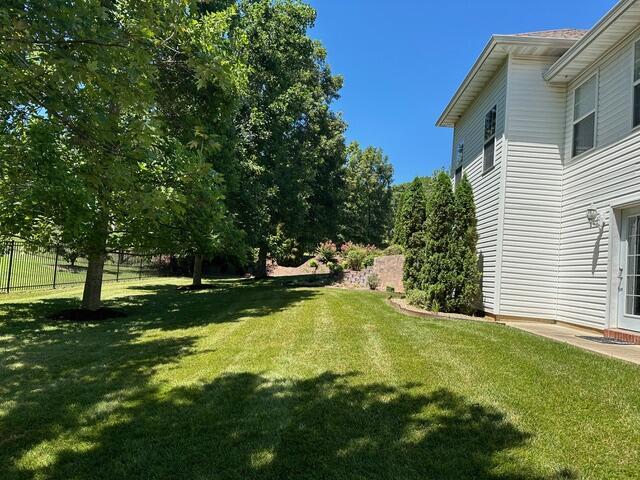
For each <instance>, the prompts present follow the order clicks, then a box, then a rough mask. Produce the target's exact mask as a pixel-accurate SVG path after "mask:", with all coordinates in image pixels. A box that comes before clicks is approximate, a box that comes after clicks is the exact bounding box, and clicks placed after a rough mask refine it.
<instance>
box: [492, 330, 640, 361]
mask: <svg viewBox="0 0 640 480" xmlns="http://www.w3.org/2000/svg"><path fill="white" fill-rule="evenodd" d="M505 325H508V326H510V327H513V328H517V329H518V330H523V331H525V332H529V333H533V334H535V335H540V336H542V337H546V338H550V339H551V340H555V341H557V342H563V343H568V344H569V345H573V346H576V347H579V348H583V349H585V350H589V351H591V352H595V353H599V354H601V355H606V356H607V357H613V358H617V359H619V360H625V361H627V362H631V363H635V364H637V365H640V345H628V344H627V345H625V344H616V343H605V342H608V341H609V339H605V337H604V335H602V334H601V333H598V332H596V331H591V330H586V329H582V328H579V327H572V326H570V325H565V324H554V323H539V322H505ZM600 339H602V340H600ZM600 342H603V343H600Z"/></svg>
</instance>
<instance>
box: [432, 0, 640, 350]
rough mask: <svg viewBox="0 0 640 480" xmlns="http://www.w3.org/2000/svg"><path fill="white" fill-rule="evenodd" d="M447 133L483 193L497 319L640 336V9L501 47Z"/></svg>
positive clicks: (487, 59) (486, 287)
mask: <svg viewBox="0 0 640 480" xmlns="http://www.w3.org/2000/svg"><path fill="white" fill-rule="evenodd" d="M437 125H438V126H441V127H452V128H454V140H453V155H452V166H451V174H452V176H453V177H454V178H455V181H458V180H459V179H460V178H461V175H463V174H466V175H467V176H468V178H469V179H470V181H471V183H472V185H473V188H474V193H475V199H476V208H477V217H478V234H479V241H478V252H479V256H480V262H481V269H482V272H483V280H482V298H483V303H484V309H485V311H486V312H487V314H489V315H491V316H494V317H495V318H497V319H505V320H518V319H527V320H531V319H535V320H543V321H557V322H568V323H572V324H577V325H581V326H585V327H592V328H596V329H601V330H605V331H606V333H607V334H609V335H611V336H619V335H620V334H621V332H619V330H623V331H628V330H631V331H636V332H640V0H623V1H621V2H619V3H618V4H617V5H616V6H615V7H614V8H613V9H612V10H611V11H610V12H609V13H607V14H606V15H605V16H604V17H603V18H602V19H601V20H600V21H599V22H598V23H597V24H596V25H595V26H594V27H593V28H592V29H591V30H588V31H580V30H554V31H544V32H533V33H525V34H518V35H495V36H493V37H492V38H491V40H490V41H489V43H488V45H487V46H486V47H485V49H484V51H483V52H482V54H481V55H480V57H479V59H478V60H477V61H476V63H475V64H474V66H473V68H472V69H471V71H470V72H469V74H468V75H467V77H466V78H465V79H464V81H463V83H462V85H461V86H460V88H459V89H458V90H457V92H456V93H455V95H454V97H453V99H452V100H451V101H450V103H449V104H448V105H447V107H446V109H445V110H444V112H443V113H442V115H441V117H440V119H439V120H438V122H437ZM639 338H640V336H639Z"/></svg>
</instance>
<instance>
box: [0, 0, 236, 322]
mask: <svg viewBox="0 0 640 480" xmlns="http://www.w3.org/2000/svg"><path fill="white" fill-rule="evenodd" d="M197 12H198V8H197V4H196V3H195V2H192V1H188V0H181V1H166V0H135V1H134V0H117V1H109V2H105V1H97V0H95V1H89V0H88V1H83V2H73V3H72V4H61V3H59V2H48V1H44V0H41V1H29V2H10V3H9V4H8V5H4V6H2V7H0V45H1V46H0V70H1V71H2V76H1V78H0V122H1V124H0V129H1V130H0V134H1V135H2V140H1V145H2V150H1V151H0V169H1V171H0V205H1V207H0V218H1V221H0V225H1V226H2V230H3V232H4V233H5V234H10V235H19V236H21V237H23V238H26V239H28V240H29V241H31V242H38V243H49V242H52V241H61V242H63V243H65V244H67V245H70V246H71V247H72V248H75V249H77V250H79V251H83V252H86V254H87V256H88V259H89V265H88V271H87V277H86V282H85V288H84V294H83V299H82V307H83V308H85V309H88V310H95V309H97V308H99V306H100V295H101V284H102V271H103V267H104V262H105V258H106V253H107V249H108V248H109V247H112V246H116V245H118V246H130V245H141V244H146V243H147V242H148V240H149V238H148V236H147V234H148V233H149V232H148V230H147V229H146V228H145V225H150V226H151V225H156V221H155V220H156V219H157V217H158V215H159V214H161V212H163V211H164V210H165V209H166V208H173V206H175V205H179V204H180V192H176V191H175V190H174V189H172V188H167V186H166V185H165V184H163V182H162V181H159V179H162V178H163V176H164V172H165V171H166V170H167V169H171V168H174V167H175V166H177V165H180V161H179V159H178V157H176V155H175V149H174V148H173V146H172V139H167V138H165V137H166V134H167V130H166V129H165V121H166V118H164V117H163V115H162V111H161V109H159V108H158V98H157V97H158V95H160V94H161V93H162V92H161V90H160V89H159V88H158V80H159V72H160V70H161V62H162V61H163V60H164V59H167V58H169V60H168V61H171V60H170V57H171V55H163V54H162V52H163V51H164V50H165V49H175V48H176V42H175V40H174V39H175V38H180V39H182V41H183V43H181V44H180V48H183V47H184V51H185V52H186V54H187V55H188V56H189V62H190V66H189V68H190V69H191V70H192V71H193V74H194V76H195V78H196V81H197V83H198V85H199V86H203V85H206V84H209V83H219V84H221V85H222V84H225V83H227V82H228V81H229V78H230V77H231V76H232V75H233V72H230V71H229V69H228V68H227V66H228V64H227V63H226V60H227V58H228V57H227V56H226V53H225V49H224V48H223V44H224V42H225V40H226V33H225V32H224V31H222V30H221V29H220V28H219V27H220V25H221V24H220V19H219V18H218V19H216V18H212V17H200V16H199V14H197ZM196 15H198V16H196ZM203 35H204V38H206V42H205V41H202V42H200V41H199V40H200V39H202V38H203ZM175 140H176V142H178V143H179V142H180V139H175Z"/></svg>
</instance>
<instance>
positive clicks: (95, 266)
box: [82, 253, 107, 311]
mask: <svg viewBox="0 0 640 480" xmlns="http://www.w3.org/2000/svg"><path fill="white" fill-rule="evenodd" d="M106 259H107V255H106V254H105V253H99V254H92V255H89V266H88V268H87V278H86V279H85V281H84V293H83V294H82V309H83V310H91V311H95V310H98V309H99V308H100V305H101V303H100V295H101V294H102V272H103V270H104V262H105V260H106Z"/></svg>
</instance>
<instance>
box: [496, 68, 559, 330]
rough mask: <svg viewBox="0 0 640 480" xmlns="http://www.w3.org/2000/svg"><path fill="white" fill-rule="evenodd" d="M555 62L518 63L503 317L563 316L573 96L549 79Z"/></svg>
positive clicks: (512, 76)
mask: <svg viewBox="0 0 640 480" xmlns="http://www.w3.org/2000/svg"><path fill="white" fill-rule="evenodd" d="M552 62H553V61H552V60H544V59H530V58H526V59H525V58H518V57H516V58H513V59H512V60H511V70H510V72H509V87H508V88H509V104H508V105H507V108H508V109H509V124H508V125H507V138H508V141H509V143H508V158H507V167H506V168H507V179H506V188H505V199H504V201H505V207H504V225H503V246H502V281H501V295H500V315H506V316H518V317H527V318H539V319H549V320H553V319H555V317H556V309H557V287H558V255H559V243H560V222H561V211H562V205H561V203H562V151H563V147H564V110H565V98H566V90H565V88H564V87H551V86H549V85H547V84H546V82H545V81H544V80H543V78H542V73H543V72H544V71H545V70H546V69H548V68H549V66H550V65H551V64H552Z"/></svg>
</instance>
